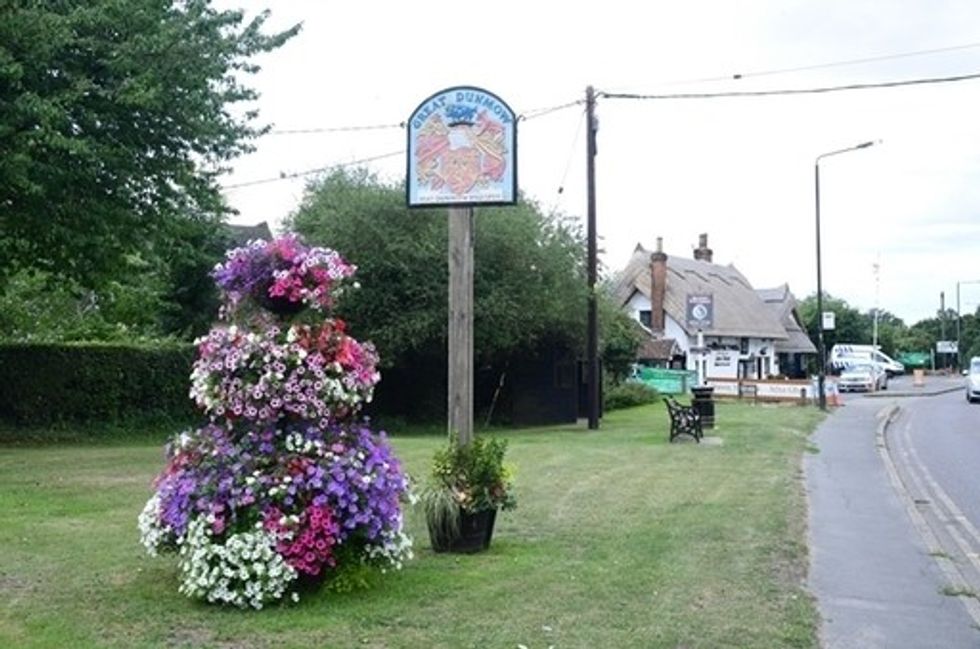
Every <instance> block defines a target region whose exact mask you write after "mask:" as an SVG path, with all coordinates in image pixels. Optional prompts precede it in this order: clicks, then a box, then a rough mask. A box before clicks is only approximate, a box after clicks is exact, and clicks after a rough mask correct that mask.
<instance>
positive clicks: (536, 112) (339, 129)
mask: <svg viewBox="0 0 980 649" xmlns="http://www.w3.org/2000/svg"><path fill="white" fill-rule="evenodd" d="M583 103H585V100H583V99H577V100H575V101H569V102H566V103H564V104H558V105H555V106H545V107H543V108H532V109H531V110H526V111H524V112H522V113H518V117H517V118H518V119H519V120H521V121H525V122H526V121H527V120H531V119H537V118H538V117H544V116H545V115H550V114H551V113H556V112H558V111H560V110H564V109H566V108H571V107H572V106H579V105H581V104H583ZM405 126H406V124H405V122H398V123H397V124H396V123H393V122H392V123H388V124H363V125H357V126H322V127H320V126H316V127H310V128H276V129H272V130H271V131H269V132H268V133H266V135H309V134H313V133H355V132H358V131H384V130H393V129H396V128H397V129H403V128H405Z"/></svg>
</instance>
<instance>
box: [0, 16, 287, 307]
mask: <svg viewBox="0 0 980 649" xmlns="http://www.w3.org/2000/svg"><path fill="white" fill-rule="evenodd" d="M266 18H267V14H265V13H263V14H260V15H259V16H258V17H257V18H255V19H254V20H252V21H251V22H248V23H246V22H245V21H244V16H243V13H242V12H240V11H221V10H216V9H214V8H212V7H211V6H210V2H209V0H185V1H182V2H166V1H157V2H143V1H140V0H89V1H86V2H54V3H52V2H44V3H37V2H31V3H24V2H17V3H13V6H11V3H6V5H5V8H4V9H3V17H2V19H0V151H3V155H2V156H0V187H2V188H3V194H2V200H0V258H2V259H3V260H4V263H3V264H2V265H0V287H2V285H3V283H4V281H5V279H6V278H7V277H9V276H10V275H11V274H13V273H16V272H18V271H21V270H24V269H34V270H38V271H42V272H45V273H48V274H49V275H51V276H55V277H64V278H70V279H72V280H73V281H75V282H77V284H78V285H80V286H82V287H84V288H86V289H101V288H103V287H105V286H107V285H108V284H109V283H110V282H111V281H112V280H114V279H115V280H118V279H119V278H121V277H124V276H125V274H126V272H127V270H128V261H127V260H128V258H129V257H130V256H131V255H133V254H138V255H140V256H142V257H143V258H144V259H148V260H149V259H150V256H149V255H148V254H147V252H148V249H149V248H150V247H151V245H152V243H153V242H157V241H159V240H161V239H164V240H166V238H167V233H166V228H167V227H168V224H169V223H171V222H174V221H178V222H179V221H192V222H202V223H208V222H211V223H214V222H216V221H217V220H218V219H219V218H220V217H221V215H222V213H223V212H224V211H225V207H224V205H223V201H222V199H221V196H220V193H219V191H218V187H217V185H216V182H215V178H216V176H217V174H218V173H219V172H220V171H221V166H222V165H223V164H224V163H225V162H226V161H228V160H229V159H231V158H233V157H235V156H237V155H239V154H241V153H244V152H248V151H250V150H251V144H250V143H249V142H250V140H251V139H252V138H254V137H255V136H257V135H259V134H261V133H262V132H263V129H262V128H258V127H255V126H252V122H253V120H254V118H255V117H256V113H255V111H230V110H229V107H230V106H232V105H235V104H239V103H241V102H245V101H250V100H253V99H255V98H256V96H257V95H256V93H255V92H254V91H253V90H251V89H249V88H247V87H245V86H243V85H242V83H241V81H242V79H243V78H245V76H246V75H247V74H249V73H253V72H255V71H256V70H257V69H258V68H257V66H255V65H254V64H253V63H251V62H250V60H251V59H252V58H253V57H254V56H255V55H258V54H261V53H264V52H269V51H271V50H274V49H276V48H278V47H280V46H281V45H282V44H283V43H285V42H286V41H287V40H288V39H289V38H290V37H292V36H293V35H294V34H296V33H297V31H298V26H297V27H293V28H291V29H289V30H286V31H284V32H281V33H277V34H272V35H266V34H263V33H262V27H263V25H264V22H265V20H266Z"/></svg>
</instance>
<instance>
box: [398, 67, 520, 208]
mask: <svg viewBox="0 0 980 649" xmlns="http://www.w3.org/2000/svg"><path fill="white" fill-rule="evenodd" d="M406 130H407V131H408V176H407V178H406V180H405V187H406V195H407V196H406V197H407V200H408V206H409V207H436V206H466V205H512V204H514V203H516V202H517V117H516V116H515V115H514V111H513V110H511V109H510V107H509V106H508V105H507V103H506V102H504V101H503V100H502V99H501V98H500V97H498V96H497V95H495V94H493V93H491V92H488V91H486V90H483V89H481V88H474V87H472V86H457V87H454V88H447V89H445V90H442V91H440V92H437V93H435V94H434V95H432V96H431V97H429V98H428V99H426V100H425V101H423V102H422V103H421V104H419V106H418V108H416V109H415V111H414V112H413V113H412V116H411V117H410V118H409V119H408V128H407V129H406Z"/></svg>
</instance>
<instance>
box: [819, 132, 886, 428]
mask: <svg viewBox="0 0 980 649" xmlns="http://www.w3.org/2000/svg"><path fill="white" fill-rule="evenodd" d="M873 144H874V142H873V141H870V142H862V143H861V144H858V145H856V146H852V147H848V148H846V149H838V150H836V151H829V152H827V153H821V154H820V155H818V156H817V159H816V161H814V163H813V179H814V188H815V190H816V192H815V193H816V207H817V341H818V347H819V348H820V374H819V375H818V376H817V386H818V387H817V393H818V394H819V399H820V409H821V410H826V409H827V393H826V392H825V391H824V383H825V381H826V374H827V350H826V349H825V348H824V342H823V280H822V277H821V273H820V161H821V160H823V159H824V158H829V157H830V156H832V155H838V154H841V153H847V152H848V151H857V150H858V149H867V148H868V147H869V146H871V145H873Z"/></svg>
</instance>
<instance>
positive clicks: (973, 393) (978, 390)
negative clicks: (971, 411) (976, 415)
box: [966, 356, 980, 403]
mask: <svg viewBox="0 0 980 649" xmlns="http://www.w3.org/2000/svg"><path fill="white" fill-rule="evenodd" d="M966 400H967V401H969V402H970V403H973V402H974V401H980V356H974V357H973V358H971V359H970V368H969V369H968V370H967V375H966Z"/></svg>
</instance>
